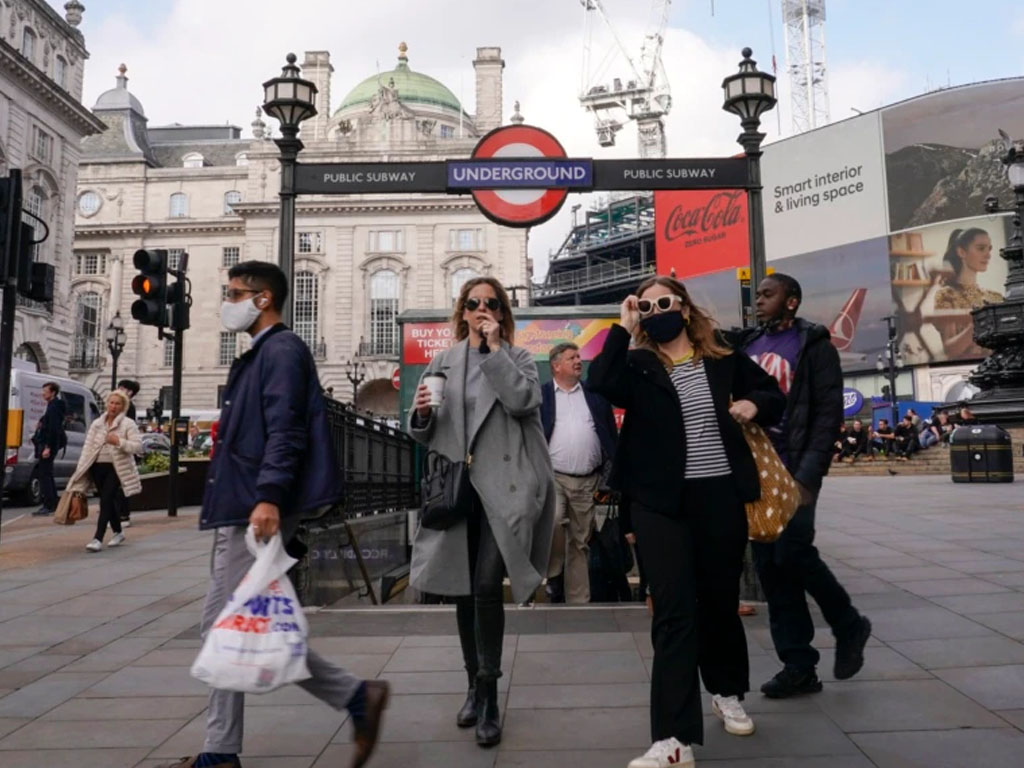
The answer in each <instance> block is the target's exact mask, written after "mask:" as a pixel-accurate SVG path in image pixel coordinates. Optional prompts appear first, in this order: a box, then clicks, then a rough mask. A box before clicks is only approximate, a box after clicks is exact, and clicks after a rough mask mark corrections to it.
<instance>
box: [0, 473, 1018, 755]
mask: <svg viewBox="0 0 1024 768" xmlns="http://www.w3.org/2000/svg"><path fill="white" fill-rule="evenodd" d="M1022 518H1024V493H1022V492H1021V485H1020V483H1018V484H1016V485H1012V486H1011V485H994V486H964V485H953V484H952V483H951V482H950V481H949V480H947V479H946V478H942V477H920V478H905V477H894V478H888V477H887V478H836V479H832V480H829V481H827V483H826V488H825V494H824V497H823V501H822V504H821V508H820V510H819V535H818V541H819V544H820V545H821V549H822V550H823V552H824V553H825V554H826V555H827V557H828V560H829V562H830V564H831V565H832V566H833V567H834V569H835V571H836V573H837V575H838V576H839V577H840V578H841V580H842V581H843V582H844V583H845V585H846V586H847V588H848V589H849V590H850V592H851V593H852V594H853V595H854V596H855V602H856V603H857V604H858V606H859V607H860V608H861V609H862V610H863V611H864V612H865V613H867V614H868V615H869V616H870V618H871V620H872V622H873V623H874V637H873V638H872V640H871V642H870V644H869V648H868V653H867V664H866V666H865V668H864V670H863V671H862V672H861V674H860V675H858V676H857V677H856V678H855V679H854V680H852V681H848V682H844V683H836V682H833V681H832V679H831V675H830V674H829V672H830V668H831V664H832V657H831V651H830V650H829V649H830V647H831V645H832V642H831V640H832V639H831V636H829V635H828V634H821V635H819V636H818V638H817V643H818V645H819V647H821V648H822V649H823V659H822V666H821V668H820V672H822V673H823V676H824V679H825V680H826V687H825V690H824V692H822V693H820V694H817V695H815V696H810V697H805V698H802V699H797V700H790V701H767V700H765V699H764V698H763V697H762V696H761V695H760V694H759V693H752V694H750V695H749V697H748V699H747V705H748V710H749V711H750V712H751V713H752V714H753V715H754V717H755V721H756V723H757V727H758V730H757V733H756V734H755V735H754V736H751V737H749V738H738V737H733V736H727V735H726V734H725V733H724V732H723V731H722V730H721V726H720V724H719V723H718V722H717V721H716V720H715V719H714V718H712V717H708V718H707V720H706V726H707V738H706V744H705V746H704V747H703V748H702V749H699V750H698V752H697V757H698V765H709V766H715V768H725V766H750V768H753V767H754V766H771V767H773V768H781V767H782V766H793V767H794V768H817V767H818V766H821V767H822V768H824V767H825V766H828V767H829V768H862V767H863V768H867V767H868V766H872V765H877V766H883V767H885V768H889V767H895V766H928V767H929V768H936V767H940V766H985V767H986V768H995V767H998V766H1016V765H1021V764H1022V763H1024V733H1022V730H1024V520H1022ZM5 520H11V522H8V523H5V527H4V529H3V542H2V545H0V765H2V766H3V767H4V768H22V767H23V766H32V767H33V768H37V767H38V766H46V767H47V768H59V767H61V766H69V767H70V766H75V767H76V768H91V767H92V766H96V767H97V768H99V767H100V766H103V767H104V768H122V767H123V768H131V767H132V766H140V767H141V766H153V765H157V764H159V763H160V762H163V761H164V760H165V759H167V758H174V757H178V756H181V755H185V754H189V753H191V752H194V751H195V750H196V748H197V747H198V746H199V745H200V743H201V740H202V732H203V722H204V716H205V714H204V708H205V705H206V698H205V687H204V686H203V685H202V684H201V683H198V682H196V681H194V680H192V679H191V678H190V677H189V675H188V667H189V665H190V664H191V661H192V659H193V657H194V655H195V653H196V649H197V647H198V645H199V642H198V633H197V628H196V623H197V621H198V617H199V610H200V605H201V600H202V596H203V594H204V589H205V570H206V567H207V565H208V560H209V551H208V547H209V536H208V534H200V533H198V532H197V531H196V530H195V514H194V511H193V512H192V514H185V515H183V516H182V517H181V518H179V519H178V520H176V521H170V520H168V519H167V518H166V517H163V516H160V515H138V516H137V520H136V524H135V525H134V526H133V527H132V528H131V529H129V530H128V537H129V539H128V543H127V545H126V546H125V547H123V548H122V549H120V550H109V551H104V552H103V553H101V554H99V555H91V554H88V553H86V552H85V551H84V548H83V547H84V544H85V542H86V540H87V539H88V537H89V534H90V531H89V530H87V529H86V528H84V527H83V526H81V525H80V526H78V527H77V528H73V529H63V528H58V527H57V526H53V525H52V524H50V523H49V522H48V521H39V520H38V519H36V520H34V519H32V518H21V519H18V520H14V519H13V518H11V517H8V515H6V514H5ZM816 615H817V614H816ZM746 621H747V629H748V640H749V645H750V653H751V673H752V679H751V683H752V685H753V686H754V688H755V690H756V689H757V688H758V687H759V686H760V684H761V682H763V681H764V680H766V679H767V678H768V677H769V676H771V675H772V674H774V672H775V671H776V670H777V669H778V667H779V665H778V663H777V661H776V660H775V658H774V655H773V654H772V652H771V642H770V638H769V635H768V630H767V623H766V617H765V615H764V610H763V609H762V611H761V613H760V615H758V616H756V617H753V618H751V619H747V620H746ZM310 623H311V626H312V629H313V633H314V635H315V638H316V640H315V645H316V647H317V648H318V649H319V650H320V651H321V652H323V653H325V654H326V655H327V656H329V657H331V658H334V659H336V660H337V661H338V662H340V663H342V664H344V665H345V666H348V667H350V668H351V669H353V670H354V671H355V672H357V673H358V674H361V675H364V676H369V677H377V676H379V677H382V678H387V679H388V680H390V681H391V682H392V685H393V686H394V693H395V696H394V699H393V701H392V705H391V708H390V709H389V710H388V713H387V717H386V721H385V728H384V732H383V737H382V745H381V747H380V749H379V752H378V755H377V757H376V758H375V760H374V761H373V762H372V763H371V765H373V766H378V767H380V768H383V767H384V766H396V767H397V766H402V768H409V767H410V766H445V768H455V766H459V768H462V766H468V767H471V768H475V767H476V766H480V768H483V766H502V767H505V766H530V767H531V768H546V767H547V766H551V767H552V768H554V767H555V766H559V767H560V768H561V767H566V768H571V767H572V766H588V768H589V767H591V766H594V767H597V768H603V767H604V766H608V767H609V768H624V766H625V765H626V763H627V762H628V761H629V759H630V758H632V757H634V756H636V755H637V754H640V753H641V752H643V751H644V750H645V749H646V747H647V746H648V742H649V733H648V712H647V699H648V681H649V672H650V664H651V658H650V657H651V649H650V642H649V639H648V627H649V620H648V618H647V616H646V612H645V611H644V610H643V609H642V608H640V607H632V606H630V607H625V608H615V607H610V608H580V609H567V608H564V607H559V608H539V607H538V608H532V609H517V608H510V609H509V611H508V625H507V635H508V636H507V642H506V652H505V660H504V668H505V677H504V678H502V680H501V683H502V690H503V691H504V696H503V699H502V704H503V713H504V715H505V718H504V725H505V734H504V741H503V742H502V744H501V746H500V747H499V748H497V749H495V750H492V751H483V750H481V749H479V748H478V747H477V746H476V745H475V744H474V743H473V740H472V731H471V730H470V731H460V730H458V729H457V728H456V727H455V725H454V716H455V711H456V710H457V709H458V706H459V705H460V704H461V702H462V696H463V693H464V686H465V678H464V674H463V673H462V671H461V664H462V662H461V655H460V651H459V648H458V641H457V638H456V637H455V635H454V629H455V619H454V615H453V613H452V612H451V611H450V610H448V609H445V608H435V609H410V608H408V607H406V608H397V607H396V608H378V609H358V610H352V611H320V612H317V613H315V614H312V615H311V617H310ZM818 623H823V622H822V621H821V619H820V616H818ZM705 703H706V702H705ZM705 709H706V711H707V710H708V707H707V706H706V707H705ZM345 719H346V718H345V715H344V714H341V713H336V712H333V711H332V710H330V709H328V708H327V707H326V706H324V705H322V704H320V703H319V702H317V701H315V700H314V699H312V698H311V697H310V696H308V695H307V694H306V693H304V692H303V691H301V690H299V689H298V688H289V689H283V690H280V691H278V692H275V693H273V694H269V695H267V696H263V697H257V696H252V697H250V698H249V701H248V710H247V715H246V726H247V727H246V731H247V735H246V749H247V752H246V756H245V759H244V760H243V764H244V765H245V766H246V767H247V768H309V767H310V766H315V768H326V767H327V766H331V767H332V768H333V766H345V765H347V764H348V760H349V757H350V751H349V750H350V747H349V745H348V743H347V742H348V741H349V739H350V733H351V732H350V725H349V724H348V723H346V722H345Z"/></svg>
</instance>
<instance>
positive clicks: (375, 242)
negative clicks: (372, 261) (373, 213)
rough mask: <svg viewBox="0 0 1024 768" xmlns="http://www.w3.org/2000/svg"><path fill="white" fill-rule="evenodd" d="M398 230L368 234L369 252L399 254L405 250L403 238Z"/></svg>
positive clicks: (383, 230) (375, 231) (384, 230)
mask: <svg viewBox="0 0 1024 768" xmlns="http://www.w3.org/2000/svg"><path fill="white" fill-rule="evenodd" d="M403 234H404V233H403V232H402V230H400V229H379V230H374V231H372V232H370V251H371V252H373V253H400V252H402V251H404V250H405V247H404V244H405V238H404V237H403Z"/></svg>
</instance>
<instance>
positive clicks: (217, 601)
mask: <svg viewBox="0 0 1024 768" xmlns="http://www.w3.org/2000/svg"><path fill="white" fill-rule="evenodd" d="M228 278H229V281H230V282H229V284H228V288H227V290H226V292H225V299H224V303H223V304H222V305H221V323H222V324H223V326H224V328H225V329H226V330H228V331H229V332H233V333H243V332H244V333H248V334H249V335H250V336H251V337H252V347H251V348H250V349H249V351H248V352H246V353H245V354H244V355H242V356H241V357H240V358H239V359H238V360H236V361H235V363H234V365H232V366H231V372H230V373H229V374H228V383H227V386H226V388H225V391H224V400H223V407H222V408H221V417H220V428H219V430H218V433H217V450H216V452H215V453H214V457H213V460H212V462H211V463H210V469H209V474H208V476H207V477H208V479H207V485H206V493H205V494H204V496H203V509H202V512H201V513H200V528H201V529H203V530H212V531H213V558H212V561H211V566H210V574H211V579H210V587H209V591H208V592H207V595H206V606H205V607H204V609H203V617H202V621H201V622H200V630H201V632H202V634H203V636H204V637H205V635H206V633H207V632H208V631H209V629H210V626H211V625H212V624H213V622H214V621H215V620H216V618H217V616H218V615H219V614H220V612H221V610H223V608H224V605H225V603H226V602H227V600H228V598H229V596H230V595H231V593H232V592H233V591H234V589H235V587H236V586H237V585H238V583H239V581H240V580H241V579H242V577H243V576H244V575H245V574H246V572H247V571H248V570H249V567H250V566H251V565H252V563H253V556H252V555H251V554H250V553H249V551H248V549H247V547H246V544H245V531H246V526H251V527H252V529H253V533H254V534H255V535H256V537H257V539H261V538H262V539H266V538H270V537H272V536H274V535H276V534H278V533H280V534H281V536H282V538H283V539H284V541H285V542H286V543H287V542H289V541H290V540H291V538H292V537H293V535H294V534H295V530H296V528H297V527H298V524H299V521H300V520H301V518H302V517H303V516H304V515H306V514H310V513H315V512H316V511H318V510H321V509H323V508H324V507H327V506H330V505H332V504H334V503H335V502H337V501H338V500H339V499H340V498H341V483H340V480H339V473H338V467H337V464H336V462H335V458H334V452H333V449H332V441H331V439H330V433H329V428H328V424H327V413H326V409H325V405H324V400H323V395H322V394H321V391H320V382H319V379H318V377H317V371H316V364H315V363H314V362H313V356H312V354H311V353H310V351H309V348H308V347H307V346H306V343H305V342H304V341H303V340H302V339H301V338H300V337H299V336H297V335H296V334H294V333H292V332H291V331H290V330H288V328H287V326H285V325H284V324H283V323H282V322H281V308H282V307H283V306H284V302H285V299H286V297H287V295H288V282H287V279H286V278H285V275H284V272H282V271H281V269H280V268H279V267H278V266H277V265H276V264H270V263H268V262H262V261H246V262H242V263H241V264H236V265H235V266H234V267H232V268H231V270H230V271H229V272H228ZM307 664H308V666H309V671H310V674H311V677H310V678H309V679H308V680H303V681H302V682H300V683H299V686H300V687H302V688H303V689H305V690H306V691H307V692H309V693H311V694H312V695H314V696H316V697H317V698H319V699H321V700H322V701H324V702H326V703H327V704H329V705H330V706H332V707H334V708H335V709H338V710H341V709H347V710H348V712H349V714H350V715H351V718H352V723H353V725H354V727H355V733H354V737H353V742H354V746H355V749H354V753H355V754H354V757H353V760H352V766H353V768H359V766H362V765H365V764H366V761H367V760H368V759H369V758H370V755H371V753H372V752H373V749H374V747H375V746H376V744H377V738H378V736H379V733H380V724H381V719H382V716H383V711H384V708H385V707H386V706H387V701H388V695H389V688H388V684H387V683H386V682H384V681H382V680H369V681H367V680H360V679H359V678H357V677H355V676H354V675H352V674H350V673H348V672H346V671H345V670H343V669H341V668H339V667H336V666H334V665H333V664H331V663H330V662H328V661H327V660H326V659H324V658H323V657H322V656H320V655H319V654H317V653H316V652H315V651H313V650H309V651H308V654H307ZM244 702H245V697H244V695H243V694H241V693H237V692H234V691H224V690H216V689H215V690H212V691H211V692H210V706H209V712H208V716H207V725H206V743H205V745H204V746H203V751H202V753H201V754H199V755H198V756H196V757H187V758H183V759H182V760H181V761H180V762H178V763H174V764H173V765H174V766H175V767H176V768H238V766H240V762H239V759H238V755H239V753H240V752H241V751H242V716H243V712H244Z"/></svg>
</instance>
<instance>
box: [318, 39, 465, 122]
mask: <svg viewBox="0 0 1024 768" xmlns="http://www.w3.org/2000/svg"><path fill="white" fill-rule="evenodd" d="M398 50H399V55H398V66H397V67H395V68H394V69H393V70H391V71H390V72H381V73H380V74H377V75H372V76H371V77H368V78H366V79H365V80H363V82H361V83H360V84H359V85H357V86H356V87H355V88H353V89H352V90H351V91H349V92H348V95H347V96H346V97H345V98H344V99H342V102H341V106H340V107H338V109H337V110H335V114H337V113H338V112H342V111H344V110H346V109H348V108H350V107H356V106H360V105H363V104H369V103H370V101H371V100H372V99H373V97H374V96H376V95H377V91H379V90H380V88H381V86H385V85H386V86H389V87H391V85H392V83H394V88H395V90H397V91H398V99H399V101H401V102H403V103H404V104H430V105H431V106H434V107H444V108H447V109H452V110H455V111H456V112H459V111H461V110H462V105H461V104H459V100H458V99H457V98H455V94H454V93H452V92H451V91H450V90H448V88H446V87H445V86H444V85H442V84H441V82H439V81H438V80H435V79H434V78H432V77H430V76H429V75H424V74H421V73H420V72H413V71H412V70H411V69H409V59H408V57H406V55H405V52H406V50H407V48H406V45H405V43H402V44H401V45H400V46H399V47H398Z"/></svg>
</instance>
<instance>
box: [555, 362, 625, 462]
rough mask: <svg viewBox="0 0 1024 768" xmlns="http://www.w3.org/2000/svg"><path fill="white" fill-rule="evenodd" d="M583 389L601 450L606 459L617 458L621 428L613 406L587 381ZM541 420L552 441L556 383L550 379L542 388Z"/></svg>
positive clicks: (582, 384)
mask: <svg viewBox="0 0 1024 768" xmlns="http://www.w3.org/2000/svg"><path fill="white" fill-rule="evenodd" d="M580 387H581V388H582V389H583V397H584V398H585V399H586V401H587V407H588V408H589V409H590V417H591V418H592V419H593V420H594V431H595V432H597V439H598V440H600V441H601V452H602V453H603V454H604V460H605V461H612V460H613V459H614V458H615V443H616V441H617V440H618V437H619V430H618V428H617V427H616V426H615V414H614V413H612V407H611V405H610V404H609V403H608V401H607V400H605V399H604V398H603V397H601V395H599V394H597V393H596V392H594V391H593V390H591V388H590V386H589V385H588V384H587V383H585V382H580ZM540 394H541V403H540V421H541V424H543V425H544V437H545V438H547V441H548V442H549V443H550V442H551V434H552V433H553V432H554V431H555V416H556V408H555V384H554V382H553V381H549V382H548V383H547V384H544V385H542V386H541V388H540Z"/></svg>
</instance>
